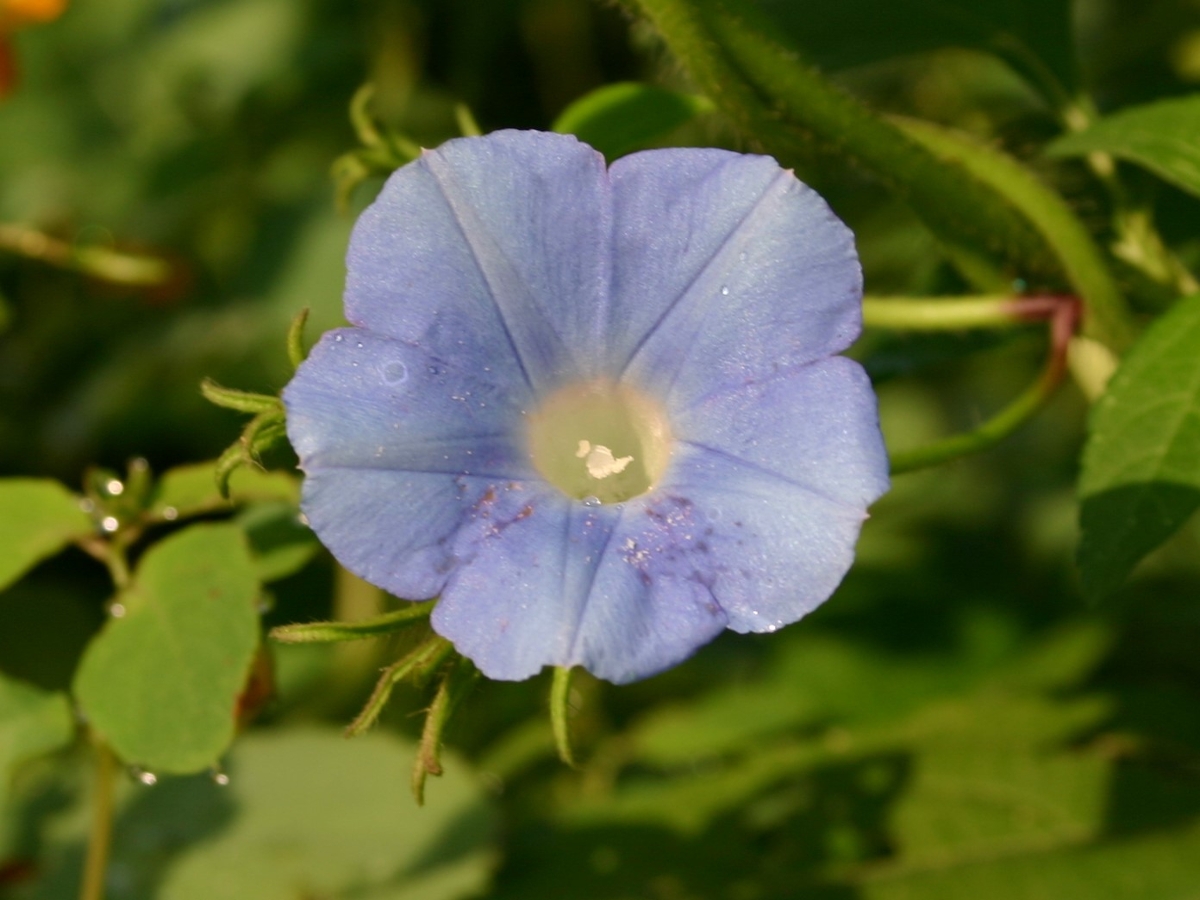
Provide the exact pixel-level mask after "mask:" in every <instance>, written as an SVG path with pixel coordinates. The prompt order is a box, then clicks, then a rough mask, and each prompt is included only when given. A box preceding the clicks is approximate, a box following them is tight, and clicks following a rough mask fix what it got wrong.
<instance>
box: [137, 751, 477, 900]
mask: <svg viewBox="0 0 1200 900" xmlns="http://www.w3.org/2000/svg"><path fill="white" fill-rule="evenodd" d="M414 752H415V748H413V747H412V746H411V745H410V744H407V743H405V742H403V741H401V740H400V739H398V738H396V737H393V736H390V735H386V734H381V733H375V734H369V735H365V736H363V737H360V738H358V739H356V740H354V741H346V740H345V739H344V738H343V737H342V736H341V735H340V734H338V733H335V732H331V731H319V730H316V729H289V730H285V731H281V732H276V733H273V734H260V735H252V736H247V737H246V738H245V739H244V740H243V741H241V742H240V743H239V745H238V747H237V749H236V751H235V752H234V754H233V756H232V758H231V761H230V766H229V777H230V784H229V787H228V788H227V790H228V791H229V792H230V793H231V794H232V795H233V800H234V802H235V803H236V807H237V810H238V811H237V814H236V816H235V817H234V818H233V821H232V822H231V823H230V825H229V827H228V828H226V829H224V830H223V831H221V832H220V833H219V834H218V835H216V836H215V837H212V838H210V839H209V840H207V841H205V842H204V843H202V844H198V845H196V846H194V847H192V848H189V849H188V850H187V851H185V852H184V854H183V855H182V857H181V858H180V859H179V860H178V862H177V863H175V864H174V865H172V866H171V867H170V869H169V870H168V871H167V873H166V875H165V877H164V879H163V885H162V890H161V893H160V894H157V895H156V896H159V897H161V898H162V900H211V898H213V897H253V898H255V900H293V898H296V897H298V896H301V895H303V896H309V897H334V896H337V897H343V896H354V897H363V898H369V900H454V898H458V897H462V896H464V895H467V894H472V895H473V894H475V893H476V892H478V891H480V890H482V888H483V887H485V885H486V883H487V879H488V874H489V870H490V868H491V856H492V854H491V850H490V846H489V838H490V832H491V826H492V822H491V816H490V813H489V810H488V809H487V807H486V806H485V805H484V803H483V801H482V797H481V795H480V792H479V788H478V787H477V786H476V785H475V784H473V783H472V781H471V779H470V778H468V777H467V775H466V773H465V772H464V771H463V767H462V765H461V764H460V763H456V762H450V763H449V764H448V765H447V766H446V772H445V774H444V775H443V777H442V778H440V779H438V780H437V781H436V783H431V784H430V785H429V794H430V803H429V804H428V805H427V806H426V807H425V808H424V809H418V808H417V807H416V805H415V804H414V803H413V800H412V797H411V796H410V795H409V793H408V784H407V777H406V771H407V769H408V766H409V765H410V763H411V759H412V755H413V753H414Z"/></svg>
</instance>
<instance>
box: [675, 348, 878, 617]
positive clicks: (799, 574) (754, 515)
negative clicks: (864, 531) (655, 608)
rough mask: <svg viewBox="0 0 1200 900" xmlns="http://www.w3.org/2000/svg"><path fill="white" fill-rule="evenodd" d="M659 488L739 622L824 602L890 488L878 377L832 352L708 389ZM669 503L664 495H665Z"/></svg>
mask: <svg viewBox="0 0 1200 900" xmlns="http://www.w3.org/2000/svg"><path fill="white" fill-rule="evenodd" d="M675 424H676V427H677V437H678V443H677V445H676V455H675V458H674V459H673V460H672V463H671V468H670V469H669V470H668V473H667V476H666V478H665V479H664V483H663V485H662V487H661V492H662V494H663V496H664V497H667V498H670V497H674V498H677V499H676V501H675V502H676V507H677V509H676V511H675V513H674V515H675V516H676V518H678V519H679V523H678V525H677V527H675V528H673V534H674V535H675V539H676V543H677V545H678V547H679V555H680V557H681V561H680V562H677V563H673V564H672V566H673V567H676V566H683V567H690V568H691V570H692V572H693V573H694V577H696V578H699V579H701V580H704V581H705V582H706V583H707V584H709V585H710V586H711V588H712V591H713V595H714V597H715V598H716V600H717V602H718V603H720V605H721V607H722V608H723V609H724V610H725V611H726V613H728V615H729V620H730V621H729V627H730V628H732V629H734V630H735V631H764V630H774V629H775V628H777V627H779V626H780V625H784V624H787V623H789V622H794V621H796V620H797V619H799V618H800V617H801V616H803V615H805V614H806V613H808V612H810V611H811V610H812V609H813V608H815V607H816V606H817V605H819V604H820V603H822V602H823V601H824V600H825V599H827V598H828V596H829V595H830V594H831V593H832V592H833V590H834V588H836V587H837V585H838V583H839V582H840V581H841V579H842V577H843V576H844V575H845V573H846V570H847V569H848V568H849V567H850V563H851V562H852V560H853V557H854V545H855V542H856V541H857V538H858V533H859V530H860V528H861V525H862V521H863V520H864V519H865V518H866V508H867V506H868V505H869V504H870V503H872V502H873V501H874V500H876V499H878V498H879V496H881V495H882V494H883V493H884V492H885V491H886V490H887V488H888V477H887V454H886V451H885V448H884V445H883V439H882V436H881V435H880V432H879V423H878V416H877V413H876V409H875V399H874V395H873V394H872V393H871V387H870V382H869V380H868V379H867V377H866V373H865V372H863V370H862V367H861V366H859V365H858V364H857V363H855V362H853V361H852V360H848V359H845V358H843V357H833V358H830V359H827V360H822V361H819V362H816V363H812V364H810V365H807V366H803V367H801V368H799V369H796V370H794V371H792V372H790V373H787V374H786V375H783V376H780V377H777V378H774V379H771V380H768V381H766V382H763V383H758V384H751V385H746V386H744V387H743V388H741V389H734V390H729V391H726V392H722V393H718V394H714V395H710V396H709V397H708V398H706V399H705V400H703V401H702V402H700V403H698V404H696V405H695V406H693V407H692V408H690V409H689V410H688V411H687V413H686V414H685V415H684V416H683V417H681V418H680V419H679V420H678V421H677V422H676V423H675ZM655 502H656V503H659V504H661V503H662V502H664V501H661V500H656V501H655Z"/></svg>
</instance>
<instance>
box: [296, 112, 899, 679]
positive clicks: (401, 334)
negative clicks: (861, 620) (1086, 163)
mask: <svg viewBox="0 0 1200 900" xmlns="http://www.w3.org/2000/svg"><path fill="white" fill-rule="evenodd" d="M347 264H348V278H347V285H346V298H345V299H346V317H347V318H348V319H349V320H350V321H351V322H353V323H354V327H351V328H342V329H338V330H335V331H332V332H329V333H327V334H326V335H324V336H323V337H322V338H321V340H320V341H319V342H318V343H317V345H316V346H315V347H314V348H313V350H312V352H311V354H310V356H309V358H308V359H307V361H305V362H304V363H303V364H302V365H301V366H300V368H299V370H298V371H297V373H296V377H295V378H294V380H293V381H292V382H291V383H290V384H289V385H288V387H287V389H286V390H285V391H284V394H283V398H284V402H285V404H286V407H287V413H288V434H289V436H290V438H291V441H292V444H293V445H294V446H295V448H296V451H297V453H298V454H299V457H300V464H301V468H302V469H303V470H304V472H305V475H306V478H305V482H304V491H303V502H302V507H303V510H304V513H305V514H306V516H307V517H308V520H309V523H310V524H311V526H312V528H313V529H314V530H315V531H316V533H317V535H318V537H320V539H321V540H322V541H323V542H324V543H325V545H326V546H327V547H329V548H330V550H332V552H333V554H334V555H335V556H336V557H337V558H338V560H340V561H341V562H342V564H343V565H345V566H346V567H347V568H348V569H350V570H351V571H353V572H355V573H357V574H358V575H360V576H361V577H363V578H365V579H366V580H367V581H370V582H372V583H374V584H376V585H379V586H380V587H382V588H384V589H386V590H387V591H389V592H391V593H392V594H395V595H397V596H400V597H405V598H408V599H414V600H415V599H425V598H430V597H434V596H439V595H440V598H441V599H440V600H439V601H438V603H437V605H436V607H435V609H434V612H433V618H432V624H433V627H434V629H435V630H436V631H437V632H438V633H439V634H441V635H443V636H444V637H446V638H448V639H449V640H450V641H452V642H453V643H454V645H455V647H456V648H457V649H458V651H459V652H460V653H462V654H463V655H465V656H467V657H468V658H470V659H471V660H472V661H473V662H474V663H475V664H476V665H477V666H478V667H479V668H480V669H481V670H482V671H483V673H484V674H485V675H487V676H489V677H491V678H498V679H513V680H516V679H523V678H527V677H529V676H531V675H533V674H535V673H537V672H538V671H539V670H540V669H541V668H542V667H543V666H547V665H556V666H583V667H584V668H586V669H587V670H589V671H590V672H592V673H593V674H595V675H597V676H599V677H601V678H605V679H608V680H610V681H614V682H627V681H632V680H634V679H637V678H642V677H645V676H647V675H651V674H653V673H655V672H658V671H661V670H662V669H665V668H667V667H669V666H672V665H674V664H675V663H678V662H680V661H681V660H683V659H685V658H686V657H687V656H689V655H690V654H691V653H693V652H694V651H695V650H696V649H697V648H698V647H700V646H701V645H703V644H705V643H706V642H708V641H709V640H711V639H712V638H713V637H715V636H716V635H717V634H718V633H720V632H721V631H722V630H723V629H725V628H730V629H733V630H734V631H739V632H763V631H774V630H775V629H777V628H779V627H780V626H782V625H785V624H788V623H790V622H794V621H796V620H797V619H799V618H800V617H801V616H803V615H805V614H806V613H808V612H809V611H811V610H812V609H813V608H814V607H816V606H817V605H818V604H820V603H822V602H823V601H824V600H825V599H826V598H827V597H828V596H829V595H830V594H831V593H832V592H833V590H834V588H836V587H837V585H838V583H839V582H840V581H841V579H842V577H843V575H844V574H845V573H846V570H847V569H848V568H849V566H850V563H851V561H852V558H853V554H854V545H855V542H856V540H857V538H858V533H859V529H860V527H861V525H862V522H863V520H864V519H865V518H866V509H867V506H868V505H869V504H870V503H871V502H872V501H874V500H875V499H877V498H878V497H879V496H880V495H881V494H882V493H883V492H884V491H885V490H887V487H888V479H887V458H886V454H885V451H884V447H883V441H882V438H881V436H880V432H879V423H878V416H877V412H876V403H875V397H874V394H873V393H872V390H871V386H870V384H869V382H868V380H867V377H866V374H865V373H864V372H863V370H862V368H861V367H860V366H859V365H858V364H857V363H855V362H853V361H851V360H849V359H846V358H844V357H841V356H837V355H836V354H838V353H839V352H841V351H842V350H844V349H846V347H847V346H849V344H850V343H851V342H852V341H853V340H854V339H855V338H856V337H857V335H858V333H859V330H860V328H861V296H862V276H861V270H860V268H859V264H858V258H857V256H856V254H855V250H854V242H853V237H852V235H851V233H850V231H849V230H848V229H847V228H846V227H845V226H844V225H843V224H842V223H841V222H840V221H839V220H838V219H837V218H836V217H835V216H834V215H833V213H832V212H831V211H830V210H829V208H828V206H826V204H825V203H824V201H823V200H822V199H821V198H820V197H819V196H818V195H817V194H816V193H815V192H814V191H812V190H811V189H810V188H808V187H806V186H805V185H803V184H801V183H800V182H799V181H797V180H796V178H795V177H794V176H793V175H792V174H791V173H790V172H787V171H784V170H783V169H781V168H780V167H779V165H778V164H777V163H776V162H775V161H774V160H772V159H769V158H767V157H762V156H746V155H742V154H736V153H731V152H727V151H724V150H713V149H667V150H651V151H647V152H643V153H636V154H634V155H632V156H627V157H625V158H623V159H621V160H618V161H617V162H615V163H614V164H613V165H612V166H611V168H607V169H606V167H605V162H604V159H603V157H602V156H601V155H600V154H599V153H597V152H596V151H595V150H593V149H591V148H590V147H588V146H587V145H585V144H582V143H580V142H578V141H577V140H575V139H574V138H571V137H568V136H564V135H557V134H543V133H536V132H518V131H503V132H496V133H493V134H490V135H488V136H486V137H480V138H463V139H460V140H453V141H450V142H448V143H447V144H445V145H443V146H442V147H441V148H439V149H437V150H434V151H428V152H426V153H424V155H423V156H422V157H421V158H420V159H419V160H417V161H416V162H414V163H412V164H410V165H408V166H405V167H404V168H402V169H400V170H399V171H397V172H396V173H395V174H394V175H392V177H391V179H390V180H389V181H388V182H387V184H386V186H385V187H384V188H383V191H382V193H381V194H380V196H379V198H378V199H377V200H376V201H375V203H374V204H373V205H372V206H371V207H370V208H368V209H367V210H366V212H364V213H363V215H362V217H361V218H360V219H359V221H358V223H357V225H356V227H355V229H354V233H353V236H352V238H351V241H350V250H349V255H348V261H347Z"/></svg>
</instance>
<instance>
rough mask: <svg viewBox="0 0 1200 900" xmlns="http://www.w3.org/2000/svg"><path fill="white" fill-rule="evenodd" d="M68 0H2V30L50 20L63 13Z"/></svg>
mask: <svg viewBox="0 0 1200 900" xmlns="http://www.w3.org/2000/svg"><path fill="white" fill-rule="evenodd" d="M66 8H67V0H0V31H15V30H16V29H18V28H20V27H21V26H22V25H33V24H36V23H38V22H49V21H51V20H53V19H57V18H58V17H59V16H61V15H62V13H63V10H64V9H66Z"/></svg>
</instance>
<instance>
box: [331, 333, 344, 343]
mask: <svg viewBox="0 0 1200 900" xmlns="http://www.w3.org/2000/svg"><path fill="white" fill-rule="evenodd" d="M333 339H334V340H335V341H337V342H338V343H339V344H340V343H341V342H342V336H341V335H340V334H335V335H334V336H333Z"/></svg>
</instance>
